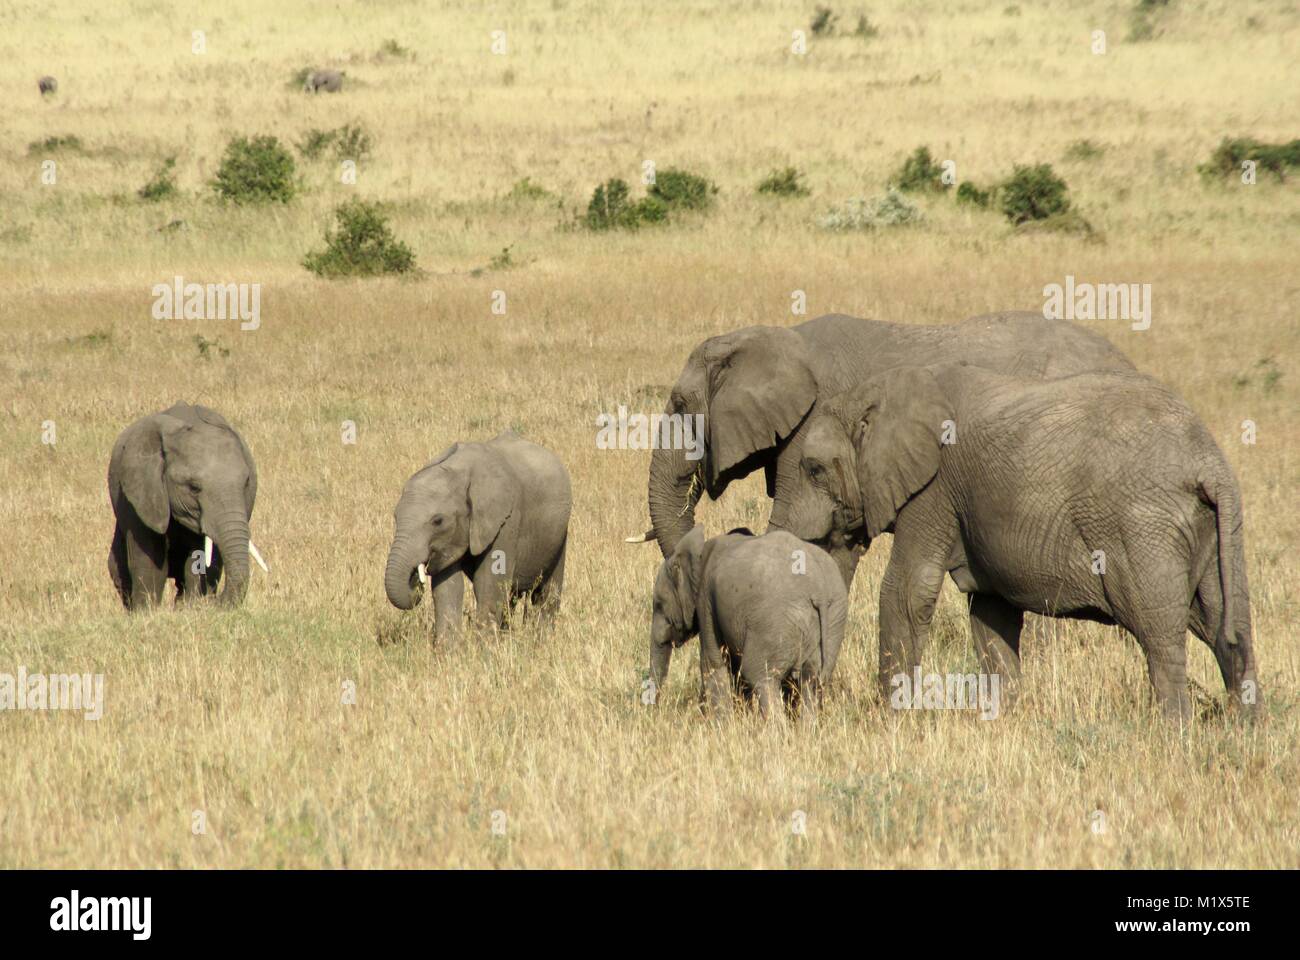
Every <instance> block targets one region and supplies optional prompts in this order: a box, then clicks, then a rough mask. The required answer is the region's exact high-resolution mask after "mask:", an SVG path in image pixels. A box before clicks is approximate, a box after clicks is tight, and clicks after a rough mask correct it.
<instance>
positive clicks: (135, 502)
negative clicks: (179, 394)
mask: <svg viewBox="0 0 1300 960" xmlns="http://www.w3.org/2000/svg"><path fill="white" fill-rule="evenodd" d="M185 426H186V425H185V423H184V422H183V421H181V420H178V419H176V418H175V417H172V416H170V415H168V414H166V413H157V414H154V415H153V416H151V417H145V418H144V419H142V420H137V421H136V422H135V423H133V424H131V426H129V427H127V428H126V430H124V431H123V432H122V435H121V436H120V437H119V438H118V440H117V443H116V445H114V447H113V457H112V464H111V467H110V471H109V472H110V473H111V474H112V475H113V476H115V477H117V479H118V481H119V482H120V483H121V485H122V492H123V493H124V494H125V495H126V499H127V500H128V501H129V502H130V504H131V506H132V507H133V508H134V509H135V512H136V515H137V516H139V517H140V519H141V520H142V521H144V524H145V526H147V527H148V528H149V529H150V530H152V531H153V532H154V533H166V532H167V527H168V525H169V524H170V523H171V503H170V500H169V499H168V496H167V486H166V483H165V481H164V479H163V474H164V472H165V461H164V457H163V433H164V432H171V431H174V430H183V429H185Z"/></svg>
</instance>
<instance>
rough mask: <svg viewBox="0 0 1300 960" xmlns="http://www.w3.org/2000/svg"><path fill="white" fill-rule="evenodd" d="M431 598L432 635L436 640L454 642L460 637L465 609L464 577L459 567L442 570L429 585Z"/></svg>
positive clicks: (454, 566)
mask: <svg viewBox="0 0 1300 960" xmlns="http://www.w3.org/2000/svg"><path fill="white" fill-rule="evenodd" d="M430 588H431V590H430V592H431V594H432V596H433V635H434V639H437V640H447V641H451V640H454V639H455V638H456V637H458V636H459V635H460V631H461V622H462V618H463V617H464V609H465V577H464V575H463V574H462V573H461V569H460V567H459V566H456V565H453V566H450V567H448V568H447V569H446V570H443V571H442V572H441V573H439V574H438V575H437V576H436V577H434V578H433V582H432V583H431V584H430Z"/></svg>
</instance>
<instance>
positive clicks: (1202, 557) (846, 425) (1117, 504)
mask: <svg viewBox="0 0 1300 960" xmlns="http://www.w3.org/2000/svg"><path fill="white" fill-rule="evenodd" d="M836 463H838V464H840V465H841V466H842V470H839V471H837V470H836V469H835V468H834V465H835V464H836ZM804 467H805V469H806V470H807V471H808V473H809V477H810V484H811V486H812V487H813V488H814V489H815V490H817V491H818V493H817V494H816V495H815V496H814V497H812V498H810V499H811V501H812V502H811V503H809V504H807V505H806V512H807V513H808V514H809V515H811V514H812V513H813V512H820V513H821V515H822V517H823V522H825V523H831V522H834V521H833V519H832V518H834V517H836V516H841V515H842V516H847V517H848V518H850V522H856V523H857V524H859V525H860V527H861V530H862V533H863V535H864V536H865V537H867V538H871V537H876V536H879V535H880V534H882V533H893V534H894V544H893V551H892V553H891V555H890V559H889V565H888V567H886V569H885V574H884V577H883V579H882V581H881V586H880V684H881V689H882V692H883V693H884V694H885V695H886V696H889V694H890V692H891V687H897V686H900V685H903V684H906V682H907V679H908V677H909V676H910V675H911V674H912V673H913V671H914V670H915V669H916V668H917V667H918V666H919V664H920V658H921V653H922V650H923V647H924V644H925V640H926V637H927V635H928V633H929V629H930V620H931V617H932V615H933V611H934V606H935V601H936V599H937V598H938V595H939V590H940V588H941V587H942V585H943V581H944V578H945V576H946V575H951V577H952V579H953V582H954V583H956V585H957V587H958V589H960V590H961V591H962V592H964V593H967V594H969V595H970V596H971V603H970V624H971V632H972V634H973V637H974V640H975V647H976V651H977V653H978V654H979V657H980V660H981V663H982V665H983V668H984V672H985V673H986V674H989V675H998V676H1000V677H1001V678H1002V679H1001V686H1002V688H1003V689H1004V690H1006V691H1007V693H1008V694H1010V695H1012V696H1014V691H1015V687H1016V685H1017V683H1018V681H1019V677H1020V632H1021V626H1022V620H1023V613H1024V611H1029V612H1031V613H1037V614H1041V615H1044V616H1055V617H1067V618H1074V619H1084V620H1095V621H1100V622H1102V623H1112V624H1119V625H1120V626H1122V627H1124V629H1126V630H1128V631H1129V632H1130V633H1132V634H1133V635H1134V636H1136V637H1137V640H1138V644H1139V646H1140V647H1141V648H1142V650H1143V652H1144V653H1145V654H1146V659H1147V669H1148V674H1149V676H1150V680H1151V685H1152V688H1153V689H1154V691H1155V694H1156V698H1157V700H1158V702H1159V703H1160V705H1161V706H1162V707H1163V708H1164V709H1165V711H1166V712H1167V713H1169V714H1170V715H1171V716H1174V717H1178V718H1180V719H1184V720H1185V719H1187V718H1188V717H1189V715H1190V712H1191V702H1190V700H1189V698H1188V694H1187V677H1186V660H1187V650H1186V640H1187V631H1188V629H1189V628H1190V629H1191V631H1192V632H1193V633H1195V634H1196V635H1197V636H1198V637H1200V638H1201V639H1202V640H1203V641H1204V642H1205V643H1206V644H1207V645H1208V646H1209V647H1210V649H1211V650H1212V651H1213V652H1214V656H1215V658H1216V659H1217V660H1218V664H1219V670H1220V672H1221V674H1222V676H1223V682H1224V686H1225V687H1226V688H1227V691H1228V694H1229V697H1230V698H1231V699H1232V700H1233V701H1234V702H1235V703H1237V704H1239V705H1241V706H1243V707H1246V708H1248V709H1249V708H1253V707H1254V706H1255V705H1256V704H1257V703H1258V702H1259V691H1258V689H1257V685H1256V680H1255V656H1254V653H1253V649H1252V635H1251V620H1250V595H1249V591H1248V589H1247V583H1246V562H1245V550H1244V546H1243V542H1242V530H1241V527H1242V510H1241V493H1240V490H1239V488H1238V486H1237V481H1236V479H1235V477H1234V476H1233V473H1232V468H1231V467H1230V466H1229V465H1228V463H1227V461H1226V460H1225V459H1224V456H1223V452H1222V451H1221V450H1220V449H1219V447H1218V445H1217V444H1215V442H1214V439H1213V438H1212V437H1211V436H1210V433H1209V431H1208V430H1206V428H1205V426H1204V425H1203V424H1202V423H1201V422H1200V420H1199V419H1198V418H1197V417H1196V415H1195V414H1194V413H1193V412H1192V411H1191V410H1190V409H1189V408H1188V407H1187V405H1186V404H1185V403H1184V402H1183V401H1182V400H1181V399H1179V398H1178V397H1177V396H1176V395H1175V394H1174V393H1173V392H1172V391H1171V390H1169V389H1168V388H1167V387H1165V386H1163V385H1162V384H1160V383H1158V382H1157V381H1155V380H1153V379H1151V378H1150V377H1145V376H1142V375H1140V374H1136V373H1127V374H1117V373H1104V374H1102V373H1089V374H1079V375H1077V376H1073V377H1065V378H1062V379H1059V380H1052V381H1041V380H1040V381H1035V380H1024V379H1021V378H1019V377H1008V376H1004V375H999V374H994V373H990V372H989V371H987V370H979V369H976V368H974V367H970V366H967V365H962V364H947V365H942V366H935V367H910V368H904V369H898V370H892V371H890V372H889V373H887V374H885V375H883V376H880V377H876V378H874V379H872V380H869V381H867V383H865V384H863V385H861V386H860V387H857V388H855V389H854V390H852V391H849V392H848V393H846V394H845V395H844V396H842V397H836V398H833V399H832V400H830V401H829V402H828V403H826V404H825V405H824V408H823V410H822V411H821V412H820V413H819V414H818V416H817V417H816V418H815V419H814V421H813V422H812V423H811V424H810V426H809V430H808V437H807V439H806V441H805V444H804ZM841 478H842V480H843V482H841Z"/></svg>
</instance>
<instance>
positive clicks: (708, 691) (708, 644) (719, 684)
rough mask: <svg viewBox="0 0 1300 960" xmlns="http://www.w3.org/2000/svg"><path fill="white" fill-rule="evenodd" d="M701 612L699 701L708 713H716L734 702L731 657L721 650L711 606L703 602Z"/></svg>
mask: <svg viewBox="0 0 1300 960" xmlns="http://www.w3.org/2000/svg"><path fill="white" fill-rule="evenodd" d="M703 607H704V608H705V609H703V610H702V611H700V624H699V627H700V700H701V703H700V705H701V707H703V708H704V710H705V712H706V713H709V712H713V713H716V712H718V711H720V710H722V709H723V708H724V707H728V706H730V705H731V671H730V669H729V665H730V658H729V657H728V656H727V655H726V651H724V650H723V649H722V642H721V640H720V638H719V637H718V632H717V628H716V625H715V624H714V622H713V610H712V606H711V605H710V604H708V603H705V604H703Z"/></svg>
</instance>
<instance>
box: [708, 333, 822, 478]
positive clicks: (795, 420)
mask: <svg viewBox="0 0 1300 960" xmlns="http://www.w3.org/2000/svg"><path fill="white" fill-rule="evenodd" d="M704 362H705V364H706V366H707V369H708V382H709V403H708V424H707V429H708V461H707V463H708V481H709V491H710V494H711V495H716V494H717V493H721V489H720V488H719V487H718V481H719V478H720V477H721V476H722V475H723V474H724V473H725V472H726V471H727V470H730V469H731V468H732V467H734V466H736V465H737V464H739V463H741V462H742V461H744V460H745V459H746V458H747V457H750V456H752V455H753V454H755V453H758V452H759V451H762V450H768V449H770V448H772V447H774V446H776V445H777V443H779V442H780V441H781V440H783V439H784V438H786V437H788V436H789V435H790V434H791V433H793V432H794V430H795V428H796V427H797V426H798V425H799V421H800V420H802V419H803V418H804V415H805V414H807V413H808V411H809V410H810V409H812V405H813V403H814V402H815V401H816V399H817V378H816V377H815V376H813V372H812V365H811V362H810V355H809V352H808V345H807V344H806V343H804V340H803V338H802V337H801V336H799V334H797V333H795V332H794V331H793V330H791V329H789V328H788V327H748V328H746V329H744V330H738V331H736V332H735V333H732V334H727V335H725V336H721V337H714V338H713V339H712V340H709V341H708V342H707V343H706V344H705V348H704ZM771 479H772V478H769V481H770V480H771Z"/></svg>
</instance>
